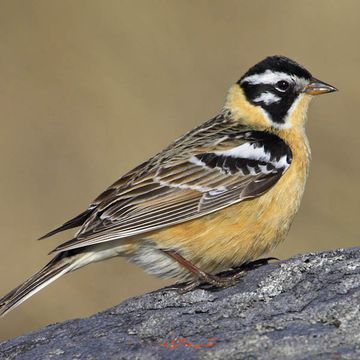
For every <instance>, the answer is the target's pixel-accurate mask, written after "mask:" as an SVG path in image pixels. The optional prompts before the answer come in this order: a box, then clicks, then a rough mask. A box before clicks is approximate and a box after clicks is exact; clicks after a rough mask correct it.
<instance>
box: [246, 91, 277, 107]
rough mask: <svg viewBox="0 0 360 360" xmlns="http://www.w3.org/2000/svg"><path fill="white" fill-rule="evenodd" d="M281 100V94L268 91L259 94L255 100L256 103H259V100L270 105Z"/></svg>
mask: <svg viewBox="0 0 360 360" xmlns="http://www.w3.org/2000/svg"><path fill="white" fill-rule="evenodd" d="M280 100H281V98H280V97H279V96H276V95H275V94H273V93H271V92H269V91H266V92H264V93H262V94H261V95H259V96H258V97H256V98H255V99H254V100H253V102H255V103H259V102H263V103H265V104H266V105H270V104H274V103H278V102H279V101H280Z"/></svg>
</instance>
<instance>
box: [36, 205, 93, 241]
mask: <svg viewBox="0 0 360 360" xmlns="http://www.w3.org/2000/svg"><path fill="white" fill-rule="evenodd" d="M93 210H94V207H89V208H88V209H86V210H85V211H84V212H82V213H81V214H79V215H78V216H75V217H74V218H73V219H70V220H69V221H67V222H66V223H64V224H63V225H61V226H59V227H57V228H56V229H54V230H51V231H50V232H48V233H47V234H45V235H44V236H42V237H41V238H39V240H42V239H46V238H48V237H50V236H53V235H55V234H57V233H59V232H61V231H65V230H69V229H72V228H75V227H78V226H81V225H82V224H84V222H85V221H86V220H87V219H88V218H89V216H90V215H91V214H92V212H93Z"/></svg>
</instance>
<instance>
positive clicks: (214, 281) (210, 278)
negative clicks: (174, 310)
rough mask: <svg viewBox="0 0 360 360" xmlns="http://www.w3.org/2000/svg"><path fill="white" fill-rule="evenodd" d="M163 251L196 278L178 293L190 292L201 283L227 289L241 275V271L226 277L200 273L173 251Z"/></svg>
mask: <svg viewBox="0 0 360 360" xmlns="http://www.w3.org/2000/svg"><path fill="white" fill-rule="evenodd" d="M163 251H164V252H165V253H166V254H167V255H168V256H170V257H171V258H172V259H174V260H175V261H177V262H178V263H179V264H180V265H181V266H183V267H184V268H185V269H187V270H188V271H189V272H191V273H192V274H193V275H194V276H195V277H196V280H195V281H193V282H191V283H189V284H188V285H186V286H185V287H183V288H181V289H179V291H180V292H181V293H185V292H188V291H191V290H193V289H195V288H196V287H197V286H199V285H200V284H202V283H206V284H210V285H213V286H215V287H227V286H230V285H233V284H234V282H235V280H237V279H238V278H240V277H241V276H242V274H243V271H242V270H241V271H239V272H237V273H236V274H233V275H231V276H228V277H221V276H217V275H212V274H209V273H206V272H205V271H202V270H201V269H199V268H198V267H197V266H195V265H194V264H192V263H191V262H190V261H188V260H186V259H185V258H184V257H182V256H181V255H180V254H178V253H177V252H176V251H173V250H163Z"/></svg>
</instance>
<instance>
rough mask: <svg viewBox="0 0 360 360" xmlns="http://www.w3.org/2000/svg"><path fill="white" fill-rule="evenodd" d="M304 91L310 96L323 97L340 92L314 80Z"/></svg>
mask: <svg viewBox="0 0 360 360" xmlns="http://www.w3.org/2000/svg"><path fill="white" fill-rule="evenodd" d="M303 91H304V93H306V94H309V95H321V94H327V93H331V92H334V91H338V89H337V88H336V87H334V86H331V85H329V84H327V83H324V82H323V81H320V80H318V79H315V78H312V79H311V82H310V84H308V85H306V86H305V88H304V90H303Z"/></svg>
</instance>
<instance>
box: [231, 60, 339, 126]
mask: <svg viewBox="0 0 360 360" xmlns="http://www.w3.org/2000/svg"><path fill="white" fill-rule="evenodd" d="M336 90H337V89H336V88H335V87H333V86H331V85H329V84H327V83H325V82H323V81H320V80H318V79H316V78H314V77H313V76H312V75H311V73H310V72H309V71H308V70H306V69H305V68H304V67H302V66H301V65H299V64H298V63H296V62H295V61H293V60H291V59H288V58H287V57H284V56H270V57H267V58H266V59H264V60H262V61H260V62H259V63H257V64H256V65H254V66H253V67H251V68H250V69H249V70H248V71H247V72H246V73H245V74H244V75H243V76H242V77H241V78H240V80H239V81H238V82H237V83H236V84H235V85H234V86H233V87H232V88H231V89H230V92H229V96H228V99H227V102H226V104H225V108H227V109H229V110H231V111H233V112H234V114H237V116H238V117H239V119H242V120H243V121H244V122H246V121H248V120H249V121H250V122H254V124H253V125H254V126H256V125H258V126H259V127H262V128H267V127H272V128H276V129H284V128H291V127H294V126H299V125H303V123H304V122H305V119H306V111H307V108H308V105H309V102H310V100H311V98H312V97H313V96H314V95H319V94H325V93H330V92H333V91H336ZM235 116H236V115H235Z"/></svg>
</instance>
